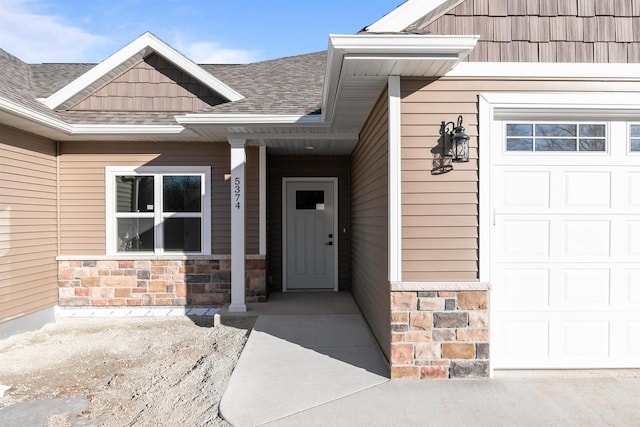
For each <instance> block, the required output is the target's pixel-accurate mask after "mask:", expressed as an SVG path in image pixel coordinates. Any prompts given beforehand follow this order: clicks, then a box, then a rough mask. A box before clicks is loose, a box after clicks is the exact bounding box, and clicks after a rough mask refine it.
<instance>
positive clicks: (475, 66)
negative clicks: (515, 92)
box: [446, 62, 640, 80]
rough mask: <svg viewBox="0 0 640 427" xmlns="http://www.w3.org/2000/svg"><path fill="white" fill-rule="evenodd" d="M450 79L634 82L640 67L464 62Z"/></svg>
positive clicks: (450, 74)
mask: <svg viewBox="0 0 640 427" xmlns="http://www.w3.org/2000/svg"><path fill="white" fill-rule="evenodd" d="M446 76H447V77H554V78H606V79H634V80H637V79H638V76H640V64H610V63H606V64H605V63H558V62H462V63H460V64H458V65H457V66H456V67H454V68H453V69H452V70H451V71H449V72H448V73H447V74H446Z"/></svg>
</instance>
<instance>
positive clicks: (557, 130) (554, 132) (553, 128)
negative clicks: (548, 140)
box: [536, 124, 577, 136]
mask: <svg viewBox="0 0 640 427" xmlns="http://www.w3.org/2000/svg"><path fill="white" fill-rule="evenodd" d="M576 128H577V126H576V125H570V124H548V125H536V136H576V131H577V129H576Z"/></svg>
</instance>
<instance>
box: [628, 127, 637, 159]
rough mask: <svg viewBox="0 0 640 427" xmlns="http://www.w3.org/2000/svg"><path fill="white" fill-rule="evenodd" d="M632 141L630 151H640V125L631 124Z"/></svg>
mask: <svg viewBox="0 0 640 427" xmlns="http://www.w3.org/2000/svg"><path fill="white" fill-rule="evenodd" d="M630 134H631V141H630V144H629V151H631V152H636V153H637V152H640V125H631V126H630Z"/></svg>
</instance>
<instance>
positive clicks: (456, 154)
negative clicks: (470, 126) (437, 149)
mask: <svg viewBox="0 0 640 427" xmlns="http://www.w3.org/2000/svg"><path fill="white" fill-rule="evenodd" d="M442 126H443V128H444V130H445V132H446V133H447V134H448V135H449V140H450V141H451V161H452V162H456V163H462V162H468V161H469V135H467V134H466V133H465V131H464V127H463V126H462V116H461V115H460V116H458V122H457V123H453V122H449V123H446V124H445V122H442ZM449 128H450V130H448V129H449ZM445 146H446V144H445Z"/></svg>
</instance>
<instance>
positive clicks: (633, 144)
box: [631, 139, 640, 151]
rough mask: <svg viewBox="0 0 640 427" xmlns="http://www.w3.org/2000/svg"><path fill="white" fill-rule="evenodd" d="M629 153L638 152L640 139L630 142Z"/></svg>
mask: <svg viewBox="0 0 640 427" xmlns="http://www.w3.org/2000/svg"><path fill="white" fill-rule="evenodd" d="M631 151H640V139H632V140H631Z"/></svg>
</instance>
